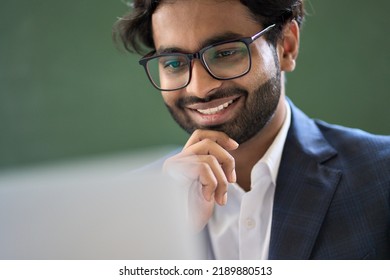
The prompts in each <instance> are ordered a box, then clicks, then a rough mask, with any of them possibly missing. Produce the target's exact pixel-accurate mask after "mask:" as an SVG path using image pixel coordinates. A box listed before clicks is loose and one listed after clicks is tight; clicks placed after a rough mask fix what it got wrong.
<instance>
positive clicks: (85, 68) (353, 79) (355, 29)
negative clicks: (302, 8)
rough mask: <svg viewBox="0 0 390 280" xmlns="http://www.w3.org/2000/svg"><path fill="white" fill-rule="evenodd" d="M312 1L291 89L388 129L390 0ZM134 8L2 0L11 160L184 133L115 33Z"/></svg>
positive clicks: (100, 150)
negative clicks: (117, 43)
mask: <svg viewBox="0 0 390 280" xmlns="http://www.w3.org/2000/svg"><path fill="white" fill-rule="evenodd" d="M306 9H307V11H308V13H309V16H308V17H307V19H306V22H305V24H304V27H303V31H302V37H301V50H300V57H299V60H298V64H297V65H298V67H297V70H296V71H295V72H294V73H291V74H289V75H288V82H287V95H288V96H289V97H290V98H291V99H292V100H293V101H294V102H295V104H296V105H298V106H299V107H300V108H302V109H303V110H304V111H305V112H306V113H307V114H309V115H310V116H312V117H315V118H321V119H324V120H325V121H328V122H332V123H338V124H342V125H347V126H352V127H359V128H362V129H365V130H368V131H370V132H373V133H380V134H389V133H390V113H389V112H388V106H389V103H390V96H389V95H390V90H389V88H390V87H389V83H388V80H389V78H388V76H389V70H388V65H389V63H390V55H389V46H390V44H389V42H390V40H389V36H388V35H387V34H388V26H389V23H390V20H389V17H388V11H389V10H390V2H389V1H386V0H378V1H374V2H369V1H364V0H345V1H337V0H326V1H320V0H311V1H307V8H306ZM126 11H127V7H126V6H125V5H124V4H123V3H122V1H120V0H116V1H92V0H84V1H56V0H36V1H27V0H19V1H11V0H2V1H1V8H0V168H1V169H3V168H12V167H19V166H23V165H31V164H36V163H40V162H45V161H52V160H59V159H65V158H74V157H84V156H88V155H97V154H107V153H112V152H120V151H131V150H138V149H141V148H147V147H155V146H161V145H180V144H182V143H184V141H185V139H186V134H185V133H184V132H183V131H182V130H181V129H180V128H178V127H177V126H176V124H175V123H174V122H173V121H172V120H171V117H170V116H169V114H168V112H167V111H166V109H165V107H164V105H163V103H162V100H161V96H160V94H159V93H158V92H157V91H155V90H154V89H153V88H152V86H151V85H149V82H148V81H147V78H146V76H145V74H144V72H143V70H142V69H141V68H140V67H139V65H138V63H137V59H138V57H137V56H136V55H130V54H127V53H124V52H120V51H118V49H116V47H115V46H114V44H113V42H112V39H111V28H112V25H113V23H114V22H115V21H116V18H117V17H119V16H121V15H122V14H123V13H125V12H126Z"/></svg>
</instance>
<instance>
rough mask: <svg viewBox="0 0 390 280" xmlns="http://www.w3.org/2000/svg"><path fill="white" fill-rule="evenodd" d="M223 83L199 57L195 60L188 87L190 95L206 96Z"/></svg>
mask: <svg viewBox="0 0 390 280" xmlns="http://www.w3.org/2000/svg"><path fill="white" fill-rule="evenodd" d="M221 84H222V81H220V80H217V79H215V78H214V77H212V76H211V75H210V74H209V73H208V72H207V70H206V69H205V68H204V66H203V64H202V63H201V62H200V61H199V60H198V59H195V60H194V61H193V65H192V74H191V81H190V83H189V84H188V86H187V87H186V90H187V92H188V94H189V95H192V96H197V97H199V98H204V97H206V96H207V95H209V94H210V92H212V91H213V90H215V89H217V88H219V87H220V86H221Z"/></svg>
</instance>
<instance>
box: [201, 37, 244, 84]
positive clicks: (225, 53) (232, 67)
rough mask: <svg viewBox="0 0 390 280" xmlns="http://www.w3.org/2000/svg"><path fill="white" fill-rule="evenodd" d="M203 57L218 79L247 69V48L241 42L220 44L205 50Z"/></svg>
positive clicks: (236, 74)
mask: <svg viewBox="0 0 390 280" xmlns="http://www.w3.org/2000/svg"><path fill="white" fill-rule="evenodd" d="M203 59H204V61H205V63H206V65H207V67H208V69H209V70H210V72H211V73H213V75H214V76H215V77H217V78H220V79H230V78H234V77H238V76H240V75H243V74H245V73H247V72H248V71H249V68H250V57H249V50H248V47H247V45H246V44H245V43H243V42H231V43H225V44H220V45H217V46H214V47H212V48H210V49H208V50H206V51H205V52H204V54H203Z"/></svg>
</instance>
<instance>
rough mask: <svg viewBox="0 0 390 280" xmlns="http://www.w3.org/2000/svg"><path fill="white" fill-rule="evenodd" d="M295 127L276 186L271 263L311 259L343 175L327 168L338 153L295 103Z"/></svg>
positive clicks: (291, 128) (287, 140) (293, 127)
mask: <svg viewBox="0 0 390 280" xmlns="http://www.w3.org/2000/svg"><path fill="white" fill-rule="evenodd" d="M290 105H291V109H292V120H291V127H290V130H289V133H288V136H287V139H286V144H285V147H284V150H283V155H282V161H281V164H280V167H279V173H278V179H277V183H276V191H275V199H274V209H273V217H272V229H271V241H270V249H269V259H309V258H310V255H311V252H312V250H313V247H314V244H315V241H316V238H317V235H318V233H319V231H320V228H321V225H322V223H323V220H324V218H325V216H326V213H327V210H328V208H329V205H330V202H331V200H332V197H333V194H334V192H335V190H336V187H337V185H338V182H339V180H340V177H341V171H340V170H337V169H333V168H330V167H327V166H326V164H325V163H326V162H327V161H328V160H330V159H331V158H333V157H334V156H336V154H337V152H336V151H335V150H334V149H333V148H332V147H331V146H330V145H329V144H328V142H327V141H326V140H325V139H324V137H323V135H322V133H321V132H320V130H319V129H318V127H317V125H316V124H315V123H314V122H313V121H312V120H310V119H309V118H308V117H307V116H305V115H304V114H303V113H302V112H301V111H299V110H298V109H297V108H295V107H294V105H293V104H292V103H291V104H290Z"/></svg>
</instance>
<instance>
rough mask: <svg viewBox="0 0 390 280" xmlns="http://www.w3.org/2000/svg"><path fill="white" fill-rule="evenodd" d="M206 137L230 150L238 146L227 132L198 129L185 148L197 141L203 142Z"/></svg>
mask: <svg viewBox="0 0 390 280" xmlns="http://www.w3.org/2000/svg"><path fill="white" fill-rule="evenodd" d="M205 139H210V140H212V141H213V142H215V143H217V144H219V145H220V146H221V147H222V148H224V149H226V150H228V151H230V150H235V149H237V148H238V146H239V145H238V143H237V142H236V141H234V140H233V139H232V138H230V137H229V136H228V135H227V134H226V133H224V132H221V131H214V130H202V129H197V130H195V131H194V133H193V134H192V135H191V137H190V138H189V139H188V141H187V143H186V145H185V146H184V149H186V148H188V147H190V146H192V145H194V144H195V143H198V142H201V141H203V140H205Z"/></svg>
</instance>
